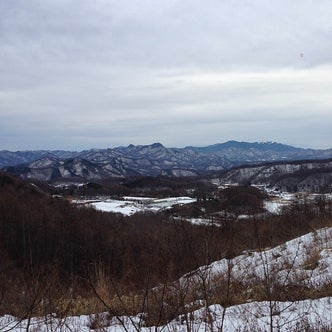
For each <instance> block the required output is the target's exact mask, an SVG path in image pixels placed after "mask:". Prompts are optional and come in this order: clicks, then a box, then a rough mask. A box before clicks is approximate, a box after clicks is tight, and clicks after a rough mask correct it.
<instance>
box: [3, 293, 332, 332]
mask: <svg viewBox="0 0 332 332" xmlns="http://www.w3.org/2000/svg"><path fill="white" fill-rule="evenodd" d="M270 309H271V310H272V314H273V315H272V316H271V315H270ZM331 312H332V298H331V297H325V298H321V299H315V300H304V301H297V302H274V303H273V304H271V303H269V302H266V301H265V302H251V303H246V304H241V305H237V306H232V307H228V308H226V309H225V308H224V307H222V306H221V305H219V304H215V305H211V306H208V307H203V308H201V309H198V310H196V311H194V312H192V313H190V314H183V315H180V316H178V317H177V318H176V319H174V320H173V321H171V322H169V323H168V324H167V325H164V326H159V327H144V326H143V324H142V323H143V321H142V320H140V318H139V316H135V317H123V316H120V317H113V318H108V317H107V316H108V315H107V313H101V314H99V315H90V316H87V315H84V316H74V317H67V318H65V319H60V318H56V317H52V316H47V317H39V318H32V319H31V321H30V322H29V324H30V325H29V327H30V329H29V331H39V332H48V331H61V332H72V331H81V332H88V331H91V328H90V326H91V323H92V322H93V321H94V320H97V321H99V322H101V323H103V325H104V327H102V328H100V329H97V330H98V331H104V332H119V331H127V332H137V331H142V332H150V331H151V332H152V331H178V332H188V331H197V332H207V331H211V332H212V331H221V330H222V331H228V332H236V331H270V324H272V327H273V330H275V331H281V332H283V331H284V332H286V331H295V330H296V331H304V330H308V328H309V327H311V328H316V329H315V330H317V331H323V329H324V331H328V330H330V329H331V328H332V315H331ZM223 316H224V318H223ZM27 324H28V320H23V321H18V320H17V319H16V318H15V317H13V316H9V315H6V316H3V317H0V329H1V331H13V332H23V331H27Z"/></svg>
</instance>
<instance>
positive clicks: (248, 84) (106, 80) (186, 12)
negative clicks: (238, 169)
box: [0, 0, 332, 149]
mask: <svg viewBox="0 0 332 332" xmlns="http://www.w3.org/2000/svg"><path fill="white" fill-rule="evenodd" d="M331 17H332V5H331V2H330V1H329V0H322V1H319V2H318V1H317V2H312V1H310V0H302V1H300V0H295V1H292V2H289V1H286V0H281V1H278V2H267V1H265V0H264V1H263V0H254V1H249V0H241V1H219V0H208V1H201V0H190V1H189V0H180V1H178V0H170V1H161V2H156V1H153V0H140V1H132V0H124V1H115V0H108V1H106V0H94V1H90V0H69V1H68V0H29V1H26V0H10V1H7V0H0V106H1V113H0V149H1V148H2V147H3V148H11V147H13V148H19V147H20V146H21V147H22V148H28V147H29V146H34V147H37V145H38V144H39V145H42V146H43V147H44V148H47V147H57V148H61V147H62V146H64V145H66V144H67V145H68V146H72V147H73V148H75V146H76V147H77V148H89V147H90V146H94V147H98V145H99V146H103V147H106V146H107V145H111V146H113V145H117V144H119V145H122V144H129V143H134V144H144V143H150V142H153V141H161V142H163V143H164V144H169V145H173V146H175V145H177V146H183V145H189V144H200V143H201V144H205V143H210V144H211V143H215V142H217V141H222V140H227V139H241V140H249V141H253V140H260V139H263V140H281V141H283V142H286V143H292V142H294V143H296V144H299V142H301V139H302V138H303V141H306V142H308V143H307V144H308V145H310V143H311V142H313V139H312V138H310V139H309V138H308V137H309V136H308V133H307V131H308V128H310V123H314V125H313V126H312V128H313V130H315V131H317V133H316V136H315V137H316V139H315V141H316V143H315V144H322V145H323V144H324V141H328V140H329V139H330V140H331V138H332V134H330V133H329V131H327V130H326V125H325V124H326V123H332V118H331V112H330V110H331V107H332V105H331V102H330V97H329V96H330V95H331V92H332V91H331V86H332V82H331V79H330V77H331V73H332V63H331V59H332V56H331V55H332V43H331V42H330V40H331V37H332V36H331V35H332V20H331ZM313 118H315V119H316V121H315V122H310V121H311V120H312V119H313ZM281 126H282V128H281ZM320 127H321V128H323V129H322V130H319V128H320ZM323 133H324V135H325V136H324V135H323ZM313 135H314V134H313ZM268 136H270V137H268ZM9 138H10V139H9ZM318 138H319V139H318ZM319 142H320V143H319ZM1 145H2V147H1Z"/></svg>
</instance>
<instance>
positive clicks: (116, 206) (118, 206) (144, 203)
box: [76, 196, 196, 216]
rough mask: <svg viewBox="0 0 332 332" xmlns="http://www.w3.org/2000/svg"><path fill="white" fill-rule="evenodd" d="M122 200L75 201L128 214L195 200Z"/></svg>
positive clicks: (171, 198) (165, 207)
mask: <svg viewBox="0 0 332 332" xmlns="http://www.w3.org/2000/svg"><path fill="white" fill-rule="evenodd" d="M123 199H124V200H114V199H106V200H103V201H97V202H96V201H83V200H82V201H76V203H77V204H79V203H81V204H89V205H91V206H93V207H94V208H96V209H97V210H100V211H105V212H114V213H121V214H123V215H126V216H129V215H133V214H135V213H138V212H147V211H150V212H157V211H160V210H163V209H169V208H171V207H172V206H173V205H176V204H181V205H182V204H189V203H193V202H196V199H195V198H191V197H168V198H162V199H158V198H151V197H128V196H127V197H124V198H123Z"/></svg>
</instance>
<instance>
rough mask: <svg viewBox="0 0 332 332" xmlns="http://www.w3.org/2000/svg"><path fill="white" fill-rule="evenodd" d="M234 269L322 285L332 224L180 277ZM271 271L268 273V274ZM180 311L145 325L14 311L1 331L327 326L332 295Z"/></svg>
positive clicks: (326, 281)
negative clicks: (33, 315) (96, 325)
mask: <svg viewBox="0 0 332 332" xmlns="http://www.w3.org/2000/svg"><path fill="white" fill-rule="evenodd" d="M229 271H230V272H231V278H232V279H236V278H239V279H241V280H242V281H243V282H245V283H247V285H248V286H249V287H250V286H252V285H253V284H254V283H257V281H259V280H263V281H264V280H265V281H268V282H269V287H272V288H273V287H274V285H276V284H279V285H280V284H281V285H283V286H284V287H285V288H286V286H287V285H289V284H292V285H295V284H300V285H307V286H309V287H310V288H312V289H319V288H321V287H323V286H326V285H330V284H331V282H332V227H330V228H323V229H320V230H317V231H315V232H312V233H309V234H306V235H304V236H301V237H299V238H297V239H294V240H291V241H288V242H286V243H285V244H283V245H280V246H277V247H275V248H272V249H267V250H264V251H257V252H256V251H255V252H246V253H244V254H243V255H241V256H238V257H235V258H234V259H232V260H226V259H222V260H220V261H216V262H214V263H212V264H210V265H207V266H203V267H201V268H199V269H198V270H196V271H193V272H191V273H190V274H186V275H184V276H183V277H182V278H181V279H180V280H179V282H180V284H181V283H185V282H186V283H188V281H189V282H192V283H197V282H199V281H200V280H202V278H201V277H202V275H205V276H206V278H207V279H206V280H205V282H206V284H208V285H209V287H211V288H213V287H214V286H215V285H214V283H215V282H216V280H217V279H218V277H220V276H225V275H227V273H228V272H229ZM267 271H268V275H267ZM198 302H199V303H200V304H201V308H200V309H198V310H194V311H193V312H190V313H188V314H182V315H179V316H178V317H177V318H175V319H174V320H172V321H170V322H169V323H168V324H167V325H165V326H159V327H144V320H143V319H142V316H141V315H137V316H134V317H109V316H108V315H107V314H106V313H101V314H98V315H89V316H86V315H85V316H76V317H67V318H66V319H60V318H56V317H52V316H49V317H41V318H33V319H31V321H30V322H28V320H23V321H18V320H17V319H16V318H15V317H12V316H9V315H7V316H3V317H1V318H0V330H1V331H9V330H10V331H15V332H18V331H22V332H23V331H26V330H27V324H28V323H29V324H30V329H29V331H30V330H31V331H41V332H46V331H64V332H67V331H68V332H69V331H83V332H84V331H91V326H92V323H93V322H95V321H98V322H99V323H100V324H101V325H102V327H103V328H102V329H99V330H100V331H105V332H115V331H128V332H132V331H202V332H203V331H222V330H223V331H231V332H233V331H234V332H235V331H271V327H272V328H273V331H305V330H308V329H309V328H311V330H317V331H328V330H331V329H332V315H331V312H332V297H323V298H317V299H307V300H297V301H283V302H282V301H274V300H271V301H260V302H259V301H251V302H248V303H244V304H240V305H233V306H229V307H227V308H225V307H223V306H222V305H220V304H213V305H210V306H205V305H204V303H205V302H204V301H203V299H202V300H200V301H198Z"/></svg>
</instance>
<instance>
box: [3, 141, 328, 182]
mask: <svg viewBox="0 0 332 332" xmlns="http://www.w3.org/2000/svg"><path fill="white" fill-rule="evenodd" d="M330 157H332V149H326V150H315V149H303V148H296V147H292V146H289V145H285V144H281V143H275V142H255V143H248V142H237V141H228V142H225V143H220V144H214V145H209V146H205V147H193V146H188V147H185V148H167V147H165V146H163V145H162V144H160V143H154V144H151V145H132V144H131V145H129V146H127V147H116V148H109V149H90V150H83V151H80V152H77V151H62V150H39V151H16V152H11V151H6V150H5V151H0V168H1V169H2V170H4V171H7V172H10V173H14V174H17V175H19V176H20V177H22V178H26V179H37V180H41V181H56V180H61V179H78V180H79V179H85V180H91V179H104V178H110V177H128V176H134V175H146V176H157V175H165V176H197V175H201V174H207V173H211V172H215V171H224V170H228V169H230V168H232V167H235V166H239V165H244V164H252V163H258V162H269V161H280V160H283V161H292V160H302V159H324V158H330Z"/></svg>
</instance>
